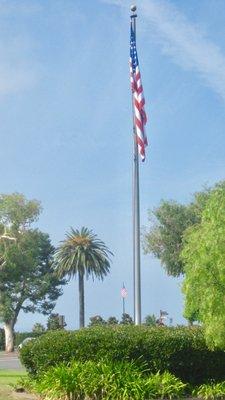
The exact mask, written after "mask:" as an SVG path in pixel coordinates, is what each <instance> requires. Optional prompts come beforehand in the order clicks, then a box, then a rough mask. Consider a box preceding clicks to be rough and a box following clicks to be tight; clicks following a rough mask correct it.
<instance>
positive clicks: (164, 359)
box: [21, 326, 225, 384]
mask: <svg viewBox="0 0 225 400" xmlns="http://www.w3.org/2000/svg"><path fill="white" fill-rule="evenodd" d="M102 358H106V359H108V360H112V361H131V360H136V361H137V362H138V363H142V362H145V363H146V366H147V368H148V369H149V371H150V372H151V373H157V372H158V371H161V372H164V371H169V372H170V373H172V374H174V375H175V376H176V377H178V378H180V379H181V380H182V381H184V382H189V383H192V384H202V383H205V382H207V381H208V380H210V379H214V380H215V381H217V382H219V381H222V380H225V352H223V351H210V350H208V349H207V347H206V344H205V340H204V335H203V331H202V330H201V329H200V328H165V327H156V328H149V327H144V326H113V327H95V328H87V329H82V330H79V331H75V332H68V331H61V332H51V333H46V334H44V335H43V336H41V337H40V338H38V339H36V340H35V341H32V342H31V343H28V344H27V346H24V348H23V349H22V350H21V360H22V362H23V364H24V365H25V367H26V368H27V370H28V371H30V372H31V373H32V374H36V373H38V372H39V371H43V370H46V369H47V368H48V367H50V366H53V365H57V364H58V363H60V362H70V361H71V360H76V361H81V362H82V361H88V360H94V361H99V360H101V359H102Z"/></svg>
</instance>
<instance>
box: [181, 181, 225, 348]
mask: <svg viewBox="0 0 225 400" xmlns="http://www.w3.org/2000/svg"><path fill="white" fill-rule="evenodd" d="M224 238H225V187H219V188H217V189H216V190H214V191H212V192H211V194H210V195H209V198H208V201H207V202H206V204H205V208H204V210H203V212H202V220H201V222H200V223H199V224H197V225H195V226H194V227H192V228H190V229H189V230H188V231H187V232H186V234H185V245H184V249H183V252H182V260H183V262H184V263H185V280H184V284H183V291H184V294H185V316H187V317H189V315H193V314H194V313H195V314H196V315H197V316H198V320H199V321H201V322H202V323H203V324H204V328H205V336H206V340H207V343H208V345H209V346H211V347H220V348H222V349H225V301H224V300H225V298H224V293H225V263H224V259H225V239H224Z"/></svg>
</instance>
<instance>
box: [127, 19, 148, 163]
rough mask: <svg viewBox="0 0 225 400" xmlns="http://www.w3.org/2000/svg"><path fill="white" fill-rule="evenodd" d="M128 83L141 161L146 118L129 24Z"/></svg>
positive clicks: (135, 51)
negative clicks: (129, 84)
mask: <svg viewBox="0 0 225 400" xmlns="http://www.w3.org/2000/svg"><path fill="white" fill-rule="evenodd" d="M130 83H131V90H132V98H133V107H134V126H135V130H136V140H137V145H138V151H139V154H140V156H141V159H142V161H144V160H145V147H146V146H147V145H148V141H147V136H146V134H145V125H146V123H147V117H146V113H145V108H144V107H145V98H144V91H143V86H142V82H141V73H140V70H139V62H138V55H137V49H136V38H135V33H134V29H133V26H132V22H131V31H130Z"/></svg>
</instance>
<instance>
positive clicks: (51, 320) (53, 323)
mask: <svg viewBox="0 0 225 400" xmlns="http://www.w3.org/2000/svg"><path fill="white" fill-rule="evenodd" d="M64 327H65V324H64V325H63V323H62V321H61V320H60V316H59V314H54V313H52V314H50V315H49V317H48V320H47V329H48V330H50V331H55V330H58V329H64Z"/></svg>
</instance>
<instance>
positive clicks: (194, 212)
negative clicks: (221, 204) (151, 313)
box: [142, 181, 225, 277]
mask: <svg viewBox="0 0 225 400" xmlns="http://www.w3.org/2000/svg"><path fill="white" fill-rule="evenodd" d="M224 187H225V182H223V181H222V182H219V183H218V184H216V185H215V186H214V187H212V188H204V189H203V190H202V191H200V192H196V193H195V194H194V197H193V200H192V202H191V203H190V204H186V205H184V204H179V203H177V202H175V201H165V200H163V201H161V203H160V205H159V207H157V208H155V209H154V210H153V211H152V212H151V211H150V212H149V221H150V223H151V227H150V229H149V230H148V229H146V230H145V231H144V232H143V235H142V243H143V248H144V252H145V253H146V254H147V253H152V254H153V255H154V256H155V257H157V258H158V259H159V260H160V261H161V264H162V266H163V267H164V269H165V270H166V272H167V274H168V275H172V276H175V277H176V276H179V275H183V274H184V263H183V259H182V258H181V257H180V255H181V251H182V249H183V236H184V233H185V231H186V229H188V228H189V227H191V226H193V225H195V224H197V223H199V222H200V221H201V216H202V212H203V210H204V207H205V205H206V203H207V201H208V199H209V196H210V195H211V193H213V192H214V191H215V190H217V189H218V188H224Z"/></svg>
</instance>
